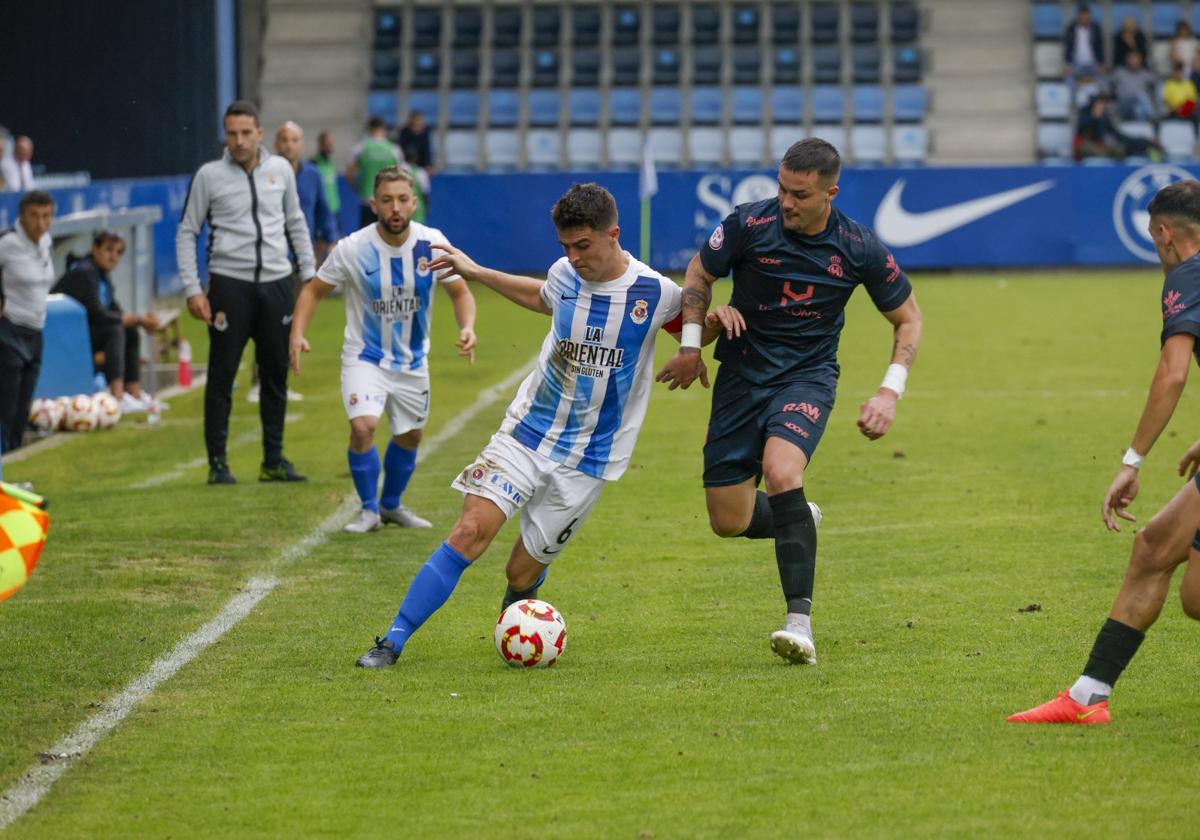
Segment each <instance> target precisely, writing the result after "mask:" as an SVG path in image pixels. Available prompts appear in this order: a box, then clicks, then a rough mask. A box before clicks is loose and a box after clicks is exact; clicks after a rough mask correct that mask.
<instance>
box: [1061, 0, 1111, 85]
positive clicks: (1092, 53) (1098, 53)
mask: <svg viewBox="0 0 1200 840" xmlns="http://www.w3.org/2000/svg"><path fill="white" fill-rule="evenodd" d="M1063 62H1064V64H1065V65H1066V68H1065V70H1064V72H1065V73H1066V74H1067V75H1068V76H1098V75H1100V74H1101V73H1102V72H1103V71H1104V35H1103V34H1102V33H1101V32H1100V24H1098V23H1096V21H1094V20H1092V10H1091V9H1089V8H1088V5H1087V3H1080V4H1079V9H1078V11H1077V12H1076V13H1075V20H1073V21H1071V23H1070V24H1069V25H1068V26H1067V30H1066V32H1064V33H1063Z"/></svg>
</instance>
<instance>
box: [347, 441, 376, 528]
mask: <svg viewBox="0 0 1200 840" xmlns="http://www.w3.org/2000/svg"><path fill="white" fill-rule="evenodd" d="M346 454H347V457H348V460H349V461H350V477H351V478H353V479H354V489H355V490H357V491H358V498H360V499H362V506H363V508H365V509H366V510H373V511H375V512H376V513H379V500H378V499H377V498H376V494H377V493H378V492H379V453H378V452H376V451H375V447H373V446H372V447H371V448H370V449H368V450H367V451H366V452H355V451H354V450H353V449H350V450H347V453H346Z"/></svg>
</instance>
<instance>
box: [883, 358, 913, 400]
mask: <svg viewBox="0 0 1200 840" xmlns="http://www.w3.org/2000/svg"><path fill="white" fill-rule="evenodd" d="M907 381H908V368H906V367H905V366H904V365H898V364H895V363H893V364H890V365H888V369H887V373H885V374H884V375H883V382H881V383H880V384H879V387H880V388H888V389H890V390H892V391H895V392H896V398H897V399H899V398H900V397H903V396H904V383H905V382H907Z"/></svg>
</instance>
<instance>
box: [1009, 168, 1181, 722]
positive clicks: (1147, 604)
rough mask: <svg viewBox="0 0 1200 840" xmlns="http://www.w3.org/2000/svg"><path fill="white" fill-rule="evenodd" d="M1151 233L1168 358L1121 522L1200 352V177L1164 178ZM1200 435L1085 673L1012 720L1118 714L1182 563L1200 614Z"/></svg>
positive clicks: (1123, 479)
mask: <svg viewBox="0 0 1200 840" xmlns="http://www.w3.org/2000/svg"><path fill="white" fill-rule="evenodd" d="M1147 209H1148V210H1149V212H1150V236H1151V238H1152V239H1153V240H1154V249H1155V250H1156V251H1157V252H1158V259H1159V261H1160V262H1161V263H1162V267H1163V272H1164V273H1165V274H1166V280H1165V281H1164V282H1163V297H1162V307H1163V329H1162V334H1161V336H1160V342H1161V344H1162V351H1161V355H1160V356H1159V360H1158V367H1157V369H1156V370H1155V372H1154V379H1153V381H1152V382H1151V383H1150V394H1149V396H1148V397H1147V398H1146V406H1145V408H1143V409H1142V417H1141V419H1140V420H1139V421H1138V425H1137V429H1136V430H1135V431H1134V433H1133V442H1132V443H1131V444H1130V446H1129V449H1128V450H1126V452H1125V457H1124V458H1122V459H1121V469H1120V470H1119V471H1118V472H1117V476H1116V478H1114V479H1113V482H1112V484H1111V485H1109V488H1108V492H1107V493H1105V494H1104V502H1103V503H1102V504H1101V507H1100V514H1101V516H1102V517H1103V518H1104V524H1105V525H1106V526H1107V527H1108V529H1109V530H1111V531H1119V530H1121V529H1120V527H1119V524H1118V522H1117V520H1118V519H1125V520H1127V521H1129V522H1133V521H1135V517H1134V516H1133V514H1131V513H1130V512H1129V511H1128V507H1129V505H1130V504H1132V503H1133V500H1134V499H1135V498H1137V494H1138V470H1139V469H1141V466H1142V462H1143V461H1144V460H1145V457H1146V455H1147V454H1148V453H1149V452H1150V448H1151V447H1152V446H1154V442H1155V441H1156V440H1158V437H1159V435H1161V434H1162V432H1163V429H1165V428H1166V427H1167V423H1168V421H1170V419H1171V415H1172V414H1173V413H1174V412H1175V406H1176V405H1177V404H1178V402H1179V397H1180V395H1182V394H1183V386H1184V383H1185V382H1186V381H1187V375H1188V369H1189V368H1190V367H1191V362H1192V357H1193V355H1194V356H1195V357H1196V358H1197V360H1198V361H1200V347H1198V346H1197V338H1200V182H1197V181H1180V182H1178V183H1175V184H1171V185H1170V186H1167V187H1163V188H1162V189H1161V190H1159V192H1158V194H1157V195H1155V196H1154V198H1153V199H1151V201H1150V206H1149V207H1148V208H1147ZM1198 467H1200V441H1197V442H1196V443H1194V444H1192V447H1191V449H1189V450H1188V451H1187V453H1186V454H1184V456H1183V458H1182V459H1181V460H1180V462H1179V474H1180V475H1185V474H1186V475H1187V477H1188V479H1189V480H1188V482H1187V483H1186V484H1185V485H1184V486H1183V488H1182V489H1181V490H1180V491H1179V492H1178V493H1176V494H1175V498H1173V499H1171V501H1169V502H1167V505H1166V507H1164V508H1163V509H1162V510H1160V511H1159V512H1158V513H1156V514H1155V515H1154V516H1153V517H1152V518H1151V519H1150V521H1149V522H1147V523H1146V527H1145V528H1143V529H1142V530H1140V531H1138V533H1137V535H1136V536H1135V537H1134V539H1133V554H1132V556H1131V557H1130V558H1129V568H1128V569H1127V570H1126V571H1125V581H1124V583H1122V584H1121V591H1120V592H1119V593H1118V594H1117V600H1116V601H1115V602H1114V603H1113V606H1112V610H1111V611H1110V612H1109V614H1108V619H1107V620H1106V621H1105V622H1104V624H1103V626H1101V628H1100V633H1099V634H1098V635H1097V636H1096V642H1095V644H1094V645H1093V646H1092V652H1091V655H1090V656H1089V657H1088V661H1087V664H1086V665H1085V666H1084V669H1083V674H1082V675H1080V677H1079V679H1078V680H1076V681H1075V684H1074V685H1072V686H1071V688H1070V689H1068V690H1067V691H1064V692H1062V693H1061V694H1059V695H1058V696H1057V697H1055V698H1054V699H1053V700H1050V701H1049V702H1046V703H1043V704H1042V705H1040V706H1036V707H1034V708H1032V709H1029V710H1028V711H1025V712H1020V713H1018V714H1015V715H1012V716H1011V717H1009V718H1008V720H1009V721H1010V722H1012V723H1079V724H1095V723H1108V722H1109V721H1110V720H1111V718H1110V716H1109V711H1108V698H1109V696H1110V695H1111V694H1112V689H1113V685H1114V684H1115V683H1116V681H1117V678H1118V677H1120V676H1121V672H1122V671H1124V670H1125V667H1126V666H1127V665H1128V664H1129V662H1130V660H1131V659H1133V656H1134V654H1135V653H1137V649H1138V647H1139V646H1140V645H1141V643H1142V639H1144V638H1145V636H1146V631H1147V630H1149V629H1150V625H1152V624H1153V623H1154V622H1155V620H1156V619H1157V618H1158V614H1159V612H1161V611H1162V607H1163V604H1164V603H1165V602H1166V599H1167V590H1168V589H1169V588H1170V586H1171V578H1172V576H1174V574H1175V570H1176V569H1177V568H1178V567H1179V566H1180V565H1181V564H1183V563H1184V562H1186V563H1187V570H1186V571H1185V572H1184V575H1183V584H1182V585H1181V586H1180V587H1179V598H1180V600H1181V601H1182V602H1183V611H1184V612H1185V613H1187V614H1188V615H1189V616H1191V617H1192V618H1195V619H1200V531H1197V530H1196V528H1197V526H1198V525H1200V475H1198V474H1197V468H1198Z"/></svg>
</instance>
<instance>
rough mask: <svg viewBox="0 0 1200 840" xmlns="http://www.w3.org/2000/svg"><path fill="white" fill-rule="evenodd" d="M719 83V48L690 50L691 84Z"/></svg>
mask: <svg viewBox="0 0 1200 840" xmlns="http://www.w3.org/2000/svg"><path fill="white" fill-rule="evenodd" d="M720 83H721V48H720V47H696V48H695V49H694V50H692V84H694V85H716V84H720Z"/></svg>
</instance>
